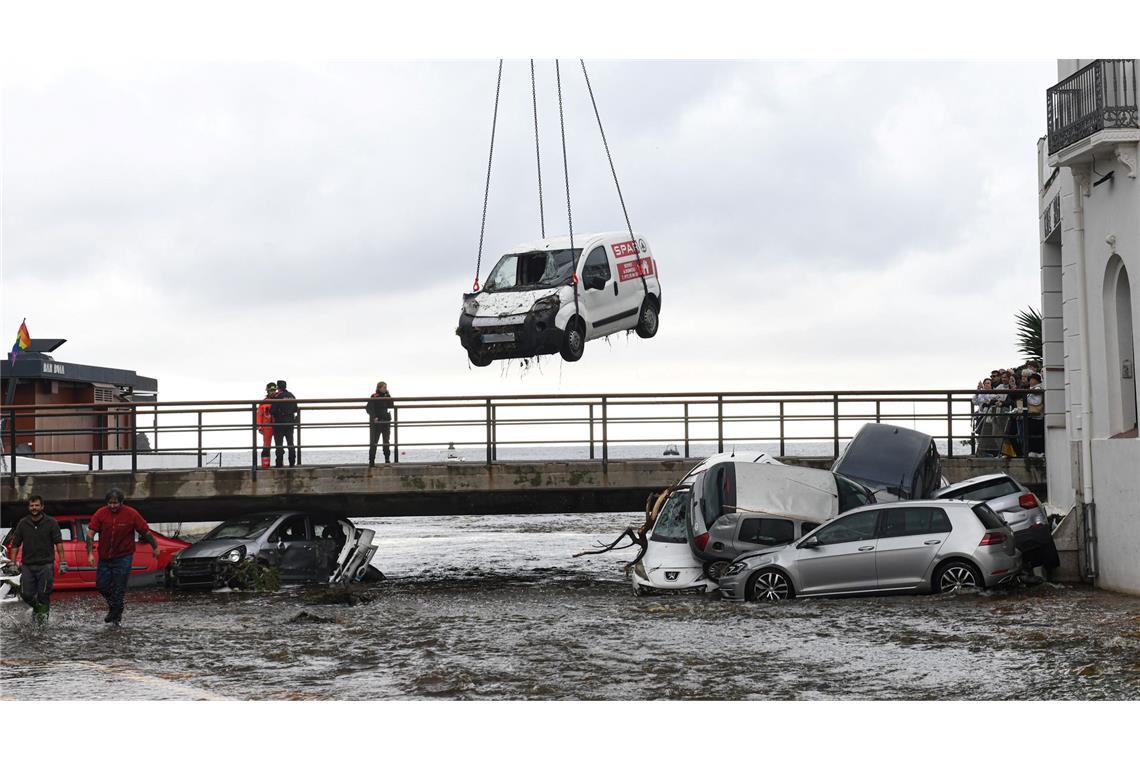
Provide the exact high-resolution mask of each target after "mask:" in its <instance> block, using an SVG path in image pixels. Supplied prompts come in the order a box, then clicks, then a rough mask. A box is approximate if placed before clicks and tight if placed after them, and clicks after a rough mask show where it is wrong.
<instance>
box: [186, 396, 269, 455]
mask: <svg viewBox="0 0 1140 760" xmlns="http://www.w3.org/2000/svg"><path fill="white" fill-rule="evenodd" d="M256 416H257V409H256V407H255V408H254V417H255V418H256ZM253 447H254V449H257V420H256V419H254V421H253ZM198 466H199V467H201V466H202V413H201V412H198Z"/></svg>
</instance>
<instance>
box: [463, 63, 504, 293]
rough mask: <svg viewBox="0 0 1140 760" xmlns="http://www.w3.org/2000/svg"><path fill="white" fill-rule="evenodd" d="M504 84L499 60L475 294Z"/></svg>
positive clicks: (476, 261)
mask: <svg viewBox="0 0 1140 760" xmlns="http://www.w3.org/2000/svg"><path fill="white" fill-rule="evenodd" d="M502 84H503V59H502V58H500V59H499V76H498V78H497V79H496V80H495V111H494V113H493V114H492V116H491V150H490V152H489V153H488V154H487V183H486V185H484V186H483V221H482V222H481V223H480V224H479V254H478V256H477V257H476V258H475V284H474V285H472V286H471V291H472V292H473V293H475V292H478V291H479V270H480V269H481V268H482V266H483V232H484V231H485V230H486V228H487V197H488V196H489V195H490V193H491V159H493V158H494V157H495V127H496V125H497V124H498V123H499V89H500V87H501V86H502Z"/></svg>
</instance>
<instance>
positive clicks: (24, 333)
mask: <svg viewBox="0 0 1140 760" xmlns="http://www.w3.org/2000/svg"><path fill="white" fill-rule="evenodd" d="M27 322H28V320H26V319H23V320H20V329H19V330H17V331H16V342H15V343H13V344H12V350H11V351H9V352H8V358H9V359H11V360H12V361H16V354H18V353H20V352H21V351H27V350H28V347H29V346H31V345H32V336H31V335H29V334H28V325H27Z"/></svg>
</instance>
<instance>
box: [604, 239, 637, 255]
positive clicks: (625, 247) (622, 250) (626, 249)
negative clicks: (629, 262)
mask: <svg viewBox="0 0 1140 760" xmlns="http://www.w3.org/2000/svg"><path fill="white" fill-rule="evenodd" d="M610 248H612V249H613V252H614V258H615V259H620V258H621V257H623V256H636V255H637V244H636V243H634V242H633V241H632V240H626V241H625V242H624V243H614V244H613V245H611V246H610Z"/></svg>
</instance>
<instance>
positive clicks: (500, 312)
mask: <svg viewBox="0 0 1140 760" xmlns="http://www.w3.org/2000/svg"><path fill="white" fill-rule="evenodd" d="M559 290H560V288H558V287H554V288H542V289H541V290H507V291H503V292H501V293H486V292H484V293H480V294H479V295H478V296H477V297H476V299H475V300H476V301H478V302H479V311H477V312H476V313H475V317H476V318H479V317H509V316H511V315H513V314H526V313H527V312H528V311H530V307H532V306H534V302H535V301H537V300H538V299H540V298H546V297H547V296H552V295H555V294H556V293H557V292H558V291H559Z"/></svg>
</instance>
